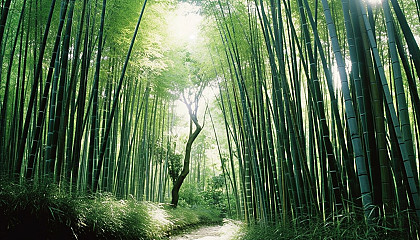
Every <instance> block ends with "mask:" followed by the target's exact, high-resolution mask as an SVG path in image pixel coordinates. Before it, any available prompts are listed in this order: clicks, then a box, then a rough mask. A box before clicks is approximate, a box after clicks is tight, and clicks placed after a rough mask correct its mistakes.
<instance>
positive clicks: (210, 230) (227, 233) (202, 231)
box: [170, 219, 240, 240]
mask: <svg viewBox="0 0 420 240" xmlns="http://www.w3.org/2000/svg"><path fill="white" fill-rule="evenodd" d="M239 228H240V222H237V221H233V220H228V219H225V220H223V225H216V226H205V227H201V228H199V229H196V230H194V231H192V232H190V233H183V234H181V235H178V236H173V237H171V238H170V239H171V240H186V239H194V240H232V239H233V237H234V236H235V235H236V234H237V232H238V231H239Z"/></svg>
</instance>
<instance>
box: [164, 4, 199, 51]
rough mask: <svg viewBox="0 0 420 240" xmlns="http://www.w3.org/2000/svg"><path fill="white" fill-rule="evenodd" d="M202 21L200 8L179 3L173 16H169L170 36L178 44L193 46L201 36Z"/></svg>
mask: <svg viewBox="0 0 420 240" xmlns="http://www.w3.org/2000/svg"><path fill="white" fill-rule="evenodd" d="M202 19H203V17H202V16H200V14H199V7H198V6H195V5H192V4H189V3H185V2H184V3H179V4H178V7H177V8H176V9H175V11H174V12H173V14H171V15H170V16H168V31H169V34H170V36H171V37H173V38H174V39H175V40H176V42H177V43H186V44H188V45H191V44H192V43H193V42H194V41H195V40H197V38H198V36H199V34H200V24H201V21H202Z"/></svg>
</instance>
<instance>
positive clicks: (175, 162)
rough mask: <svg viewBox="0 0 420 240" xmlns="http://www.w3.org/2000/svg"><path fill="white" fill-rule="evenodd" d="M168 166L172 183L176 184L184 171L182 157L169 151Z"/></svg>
mask: <svg viewBox="0 0 420 240" xmlns="http://www.w3.org/2000/svg"><path fill="white" fill-rule="evenodd" d="M168 166H169V176H170V177H171V179H172V182H175V181H176V180H177V179H178V177H179V174H180V173H181V169H182V155H181V154H178V153H174V152H173V151H169V153H168Z"/></svg>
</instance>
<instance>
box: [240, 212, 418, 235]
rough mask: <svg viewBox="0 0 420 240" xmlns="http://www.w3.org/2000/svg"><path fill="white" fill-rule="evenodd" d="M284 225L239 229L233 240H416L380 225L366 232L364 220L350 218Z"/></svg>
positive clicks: (244, 226)
mask: <svg viewBox="0 0 420 240" xmlns="http://www.w3.org/2000/svg"><path fill="white" fill-rule="evenodd" d="M296 222H299V221H295V223H286V224H284V225H267V224H250V225H246V224H244V225H242V227H241V230H240V233H241V234H239V235H238V236H237V237H236V239H238V240H239V239H240V240H259V239H261V240H262V239H264V240H281V239H284V240H286V239H291V240H292V239H296V240H297V239H302V240H310V239H349V240H350V239H351V240H353V239H354V240H355V239H360V240H362V239H363V240H365V239H380V240H388V239H389V240H391V239H392V240H397V239H417V238H416V237H415V236H412V233H410V232H409V231H407V230H403V229H391V228H384V227H381V226H380V225H379V224H376V225H375V226H371V227H370V228H368V227H367V226H366V224H365V223H364V221H363V220H361V219H355V218H354V217H353V216H343V217H342V219H340V220H336V221H335V222H333V221H326V222H322V221H319V220H311V221H300V223H296Z"/></svg>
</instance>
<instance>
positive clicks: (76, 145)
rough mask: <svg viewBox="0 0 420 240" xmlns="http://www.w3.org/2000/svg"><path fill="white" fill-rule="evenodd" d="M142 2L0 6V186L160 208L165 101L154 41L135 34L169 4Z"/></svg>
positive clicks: (167, 154) (166, 146)
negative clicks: (40, 186) (51, 188)
mask: <svg viewBox="0 0 420 240" xmlns="http://www.w3.org/2000/svg"><path fill="white" fill-rule="evenodd" d="M146 3H147V1H142V2H138V1H132V2H127V1H108V2H107V1H106V0H104V1H88V0H84V1H74V0H70V1H68V0H67V1H6V2H2V4H3V8H2V9H3V11H2V18H1V19H2V20H1V21H2V24H1V26H2V27H3V28H2V29H1V31H2V33H4V34H2V38H1V39H2V41H1V43H2V48H1V49H2V51H1V54H0V55H1V61H2V66H3V68H2V71H1V74H2V75H1V86H2V88H1V97H2V104H1V124H2V126H3V127H2V128H1V130H0V135H1V144H0V146H1V150H0V155H1V166H2V167H1V174H2V177H7V178H8V179H13V180H14V181H17V182H22V181H26V180H28V181H32V182H35V183H42V182H46V183H51V182H53V183H56V184H59V185H60V187H61V188H62V189H63V190H66V191H69V192H72V193H75V194H79V193H83V192H87V193H92V192H96V191H108V192H112V193H114V194H115V195H116V196H117V197H119V198H126V197H128V196H129V195H132V196H134V197H135V198H137V199H145V200H155V201H163V199H164V192H165V191H167V190H166V189H167V188H169V182H168V181H169V180H168V179H169V178H168V173H167V172H168V170H167V169H168V164H167V161H166V162H165V159H166V160H167V159H168V158H171V157H172V156H173V155H174V154H175V151H174V150H171V147H172V146H173V145H172V144H171V141H170V134H169V132H170V126H173V124H174V123H173V121H174V120H173V117H172V115H173V114H172V112H173V111H174V110H173V108H174V106H173V101H174V99H173V97H172V95H171V93H169V92H168V91H167V90H166V89H165V88H164V87H163V86H165V84H160V83H159V81H162V79H163V78H160V79H158V77H157V76H158V75H160V74H161V73H162V72H163V71H164V69H165V64H166V63H165V62H164V61H165V60H164V59H163V57H162V56H161V55H162V52H163V51H166V50H165V49H164V47H162V46H161V45H162V44H163V43H162V41H161V40H159V39H156V38H153V37H152V36H154V35H153V34H155V35H156V34H160V33H159V32H158V30H156V31H150V32H149V34H145V33H143V32H142V33H141V34H140V33H139V32H140V31H141V30H140V29H141V27H140V26H141V25H145V26H147V27H149V28H151V27H150V26H154V25H157V22H159V21H162V19H163V18H155V19H153V18H151V17H144V15H145V12H146V9H148V12H149V13H150V14H152V15H151V16H153V14H154V13H155V14H158V13H159V12H158V10H159V8H163V9H168V6H169V5H170V4H173V3H170V2H168V3H164V4H160V3H152V4H151V6H149V8H146ZM132 6H135V7H132ZM159 14H160V13H159ZM143 18H146V19H144V20H142V19H143ZM111 22H112V23H114V24H113V25H111V24H109V23H111ZM137 35H141V38H140V39H137V40H136V36H137ZM136 42H137V44H135V43H136ZM152 46H154V47H153V48H152ZM152 59H155V60H152ZM138 62H141V64H139V63H138ZM140 79H141V80H140ZM166 86H169V84H166ZM167 88H169V87H167Z"/></svg>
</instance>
